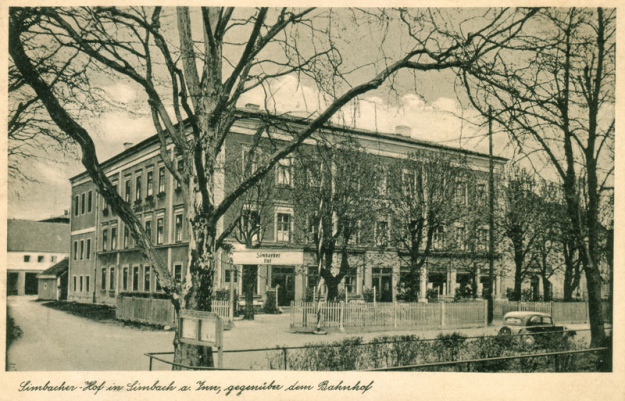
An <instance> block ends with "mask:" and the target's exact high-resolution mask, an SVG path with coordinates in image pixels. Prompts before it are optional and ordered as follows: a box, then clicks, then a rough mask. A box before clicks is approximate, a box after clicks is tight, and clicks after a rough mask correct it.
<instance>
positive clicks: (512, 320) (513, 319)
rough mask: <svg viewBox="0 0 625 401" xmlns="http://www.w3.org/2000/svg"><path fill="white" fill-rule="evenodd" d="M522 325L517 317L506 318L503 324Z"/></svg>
mask: <svg viewBox="0 0 625 401" xmlns="http://www.w3.org/2000/svg"><path fill="white" fill-rule="evenodd" d="M521 323H522V320H521V318H519V317H507V318H506V320H505V321H504V324H509V325H511V326H520V325H521Z"/></svg>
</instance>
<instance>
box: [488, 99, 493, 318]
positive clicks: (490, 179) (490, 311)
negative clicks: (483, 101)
mask: <svg viewBox="0 0 625 401" xmlns="http://www.w3.org/2000/svg"><path fill="white" fill-rule="evenodd" d="M492 112H493V110H492V108H489V109H488V208H489V212H488V292H487V302H488V312H487V314H488V324H489V325H492V324H493V309H494V304H493V292H494V291H493V287H494V281H495V280H494V278H495V173H494V163H493V118H492Z"/></svg>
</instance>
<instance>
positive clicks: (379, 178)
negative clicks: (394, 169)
mask: <svg viewBox="0 0 625 401" xmlns="http://www.w3.org/2000/svg"><path fill="white" fill-rule="evenodd" d="M376 188H377V190H378V195H386V193H387V190H388V171H387V170H386V168H381V169H380V170H378V172H377V174H376Z"/></svg>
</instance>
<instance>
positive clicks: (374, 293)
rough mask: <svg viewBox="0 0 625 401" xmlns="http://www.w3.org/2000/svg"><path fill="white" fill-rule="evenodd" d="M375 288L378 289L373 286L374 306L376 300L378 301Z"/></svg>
mask: <svg viewBox="0 0 625 401" xmlns="http://www.w3.org/2000/svg"><path fill="white" fill-rule="evenodd" d="M375 290H376V288H375V287H373V307H374V308H375V302H376V301H375V299H376V298H377V294H376V291H375Z"/></svg>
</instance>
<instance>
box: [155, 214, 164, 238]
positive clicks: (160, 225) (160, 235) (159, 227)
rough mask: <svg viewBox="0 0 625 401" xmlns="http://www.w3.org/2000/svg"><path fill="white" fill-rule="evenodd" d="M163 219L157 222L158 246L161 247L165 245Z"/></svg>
mask: <svg viewBox="0 0 625 401" xmlns="http://www.w3.org/2000/svg"><path fill="white" fill-rule="evenodd" d="M163 230H164V228H163V218H162V217H161V218H159V219H157V220H156V245H161V244H162V243H163V232H164V231H163Z"/></svg>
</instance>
